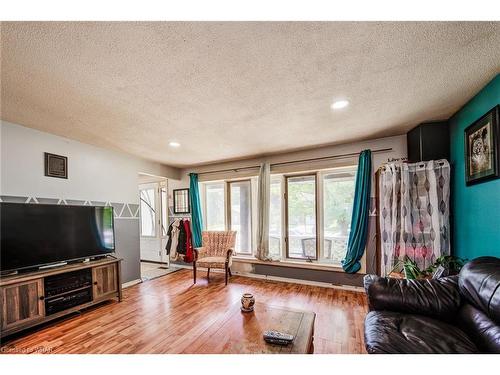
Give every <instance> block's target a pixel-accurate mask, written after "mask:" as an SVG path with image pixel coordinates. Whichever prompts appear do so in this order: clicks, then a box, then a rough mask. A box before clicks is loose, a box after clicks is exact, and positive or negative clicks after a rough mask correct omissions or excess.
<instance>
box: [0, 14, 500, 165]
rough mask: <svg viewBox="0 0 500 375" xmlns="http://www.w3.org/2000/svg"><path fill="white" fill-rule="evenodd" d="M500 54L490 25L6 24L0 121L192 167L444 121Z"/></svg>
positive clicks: (496, 66) (493, 70) (499, 33)
mask: <svg viewBox="0 0 500 375" xmlns="http://www.w3.org/2000/svg"><path fill="white" fill-rule="evenodd" d="M499 46H500V23H498V22H496V23H465V22H446V23H445V22H429V23H422V22H401V23H394V22H389V23H370V22H359V23H355V22H349V23H343V22H225V23H217V22H214V23H210V22H156V23H155V22H153V23H143V22H103V23H97V22H67V23H60V22H34V23H30V22H19V23H10V22H2V23H1V95H2V96H1V105H2V106H1V118H2V119H3V120H6V121H10V122H14V123H18V124H22V125H25V126H29V127H32V128H36V129H40V130H43V131H47V132H50V133H54V134H58V135H61V136H65V137H68V138H72V139H76V140H80V141H83V142H87V143H91V144H94V145H97V146H102V147H107V148H111V149H116V150H121V151H125V152H128V153H131V154H135V155H138V156H142V157H145V158H148V159H152V160H156V161H160V162H163V163H166V164H170V165H175V166H187V165H193V164H200V163H206V162H211V161H216V160H224V159H234V158H241V157H245V156H250V155H258V154H266V153H273V152H279V151H284V150H290V149H298V148H307V147H311V146H314V145H319V144H328V143H343V142H348V141H352V140H360V139H367V138H373V137H379V136H387V135H395V134H402V133H404V132H406V131H407V130H408V129H410V128H411V127H413V126H414V125H416V124H418V123H419V122H421V121H425V120H432V119H443V118H447V117H449V116H450V115H451V114H453V113H454V112H455V111H456V110H457V109H459V108H460V106H461V105H463V104H464V103H465V102H466V101H467V100H468V99H469V98H471V97H472V96H473V95H474V94H475V93H476V92H477V91H478V90H479V89H480V88H481V87H482V86H483V85H484V84H485V83H487V82H488V81H489V80H490V79H491V78H492V77H493V76H494V75H495V74H497V73H498V72H499V71H500V48H499ZM336 98H348V99H349V100H350V101H351V105H350V106H349V107H348V108H347V109H346V110H342V111H339V112H333V111H332V110H331V109H330V104H331V102H332V101H333V100H334V99H336ZM171 140H176V141H178V142H180V143H181V145H182V146H181V147H180V148H179V149H175V150H173V149H171V148H169V146H168V143H169V141H171Z"/></svg>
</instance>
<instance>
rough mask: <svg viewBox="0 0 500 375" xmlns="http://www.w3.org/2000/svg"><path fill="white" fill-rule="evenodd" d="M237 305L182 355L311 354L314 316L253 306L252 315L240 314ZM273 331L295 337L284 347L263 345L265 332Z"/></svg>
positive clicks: (276, 308)
mask: <svg viewBox="0 0 500 375" xmlns="http://www.w3.org/2000/svg"><path fill="white" fill-rule="evenodd" d="M240 306H241V305H240V303H237V304H234V305H233V306H232V307H231V308H230V310H228V312H227V313H226V314H225V315H224V316H223V317H222V318H221V319H219V320H218V321H216V322H215V323H214V324H212V325H211V326H210V327H209V328H207V329H206V330H205V331H204V332H203V333H202V334H201V335H200V336H199V337H198V338H197V339H196V340H195V342H196V344H195V345H191V347H190V348H188V349H186V350H185V351H184V352H185V353H212V354H230V353H232V354H254V353H264V354H267V353H269V354H271V353H299V354H308V353H313V351H314V346H313V335H314V320H315V318H316V314H315V313H314V312H307V311H298V310H293V309H289V308H286V307H276V306H270V305H265V304H261V303H257V304H255V309H254V312H252V313H243V312H241V311H240ZM271 329H273V330H276V331H280V332H284V333H289V334H292V335H294V336H295V339H294V341H293V343H291V344H289V345H287V346H279V345H271V344H268V343H266V342H265V341H264V338H263V337H262V334H263V333H264V331H266V330H271Z"/></svg>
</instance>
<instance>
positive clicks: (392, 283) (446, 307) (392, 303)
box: [363, 275, 461, 319]
mask: <svg viewBox="0 0 500 375" xmlns="http://www.w3.org/2000/svg"><path fill="white" fill-rule="evenodd" d="M363 281H364V287H365V291H366V294H367V296H368V305H369V307H370V310H385V311H397V312H402V313H408V314H420V315H427V316H431V317H434V318H440V319H447V318H452V317H454V316H455V315H456V313H457V312H458V309H459V307H460V303H461V299H460V292H459V289H458V277H457V276H451V277H443V278H440V279H429V280H406V279H393V278H389V277H379V276H376V275H366V276H365V277H364V279H363Z"/></svg>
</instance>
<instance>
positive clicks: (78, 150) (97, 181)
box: [0, 121, 179, 203]
mask: <svg viewBox="0 0 500 375" xmlns="http://www.w3.org/2000/svg"><path fill="white" fill-rule="evenodd" d="M0 132H1V143H2V146H1V159H2V160H1V176H2V179H1V186H0V193H1V194H2V195H21V196H36V197H46V198H69V199H82V200H100V201H111V202H126V203H138V200H139V198H138V193H137V185H138V174H139V172H143V173H149V174H154V175H158V176H163V177H173V178H178V177H179V170H178V169H176V168H171V167H167V166H165V165H162V164H159V163H155V162H151V161H147V160H143V159H139V158H136V157H134V156H130V155H127V154H123V153H118V152H114V151H109V150H105V149H102V148H99V147H95V146H91V145H88V144H85V143H81V142H77V141H73V140H70V139H67V138H63V137H58V136H56V135H52V134H49V133H44V132H41V131H38V130H34V129H30V128H26V127H23V126H20V125H15V124H12V123H8V122H5V121H2V122H1V128H0ZM44 152H50V153H53V154H59V155H64V156H67V157H68V179H67V180H66V179H60V178H53V177H46V176H44V169H43V168H44V159H43V157H44V156H43V155H44Z"/></svg>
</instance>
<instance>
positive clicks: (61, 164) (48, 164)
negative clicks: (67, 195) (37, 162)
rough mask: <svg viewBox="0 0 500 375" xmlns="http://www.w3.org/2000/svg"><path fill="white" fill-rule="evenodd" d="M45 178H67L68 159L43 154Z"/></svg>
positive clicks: (46, 153)
mask: <svg viewBox="0 0 500 375" xmlns="http://www.w3.org/2000/svg"><path fill="white" fill-rule="evenodd" d="M44 165H45V176H47V177H57V178H68V158H67V157H66V156H62V155H56V154H50V153H48V152H45V153H44Z"/></svg>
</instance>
